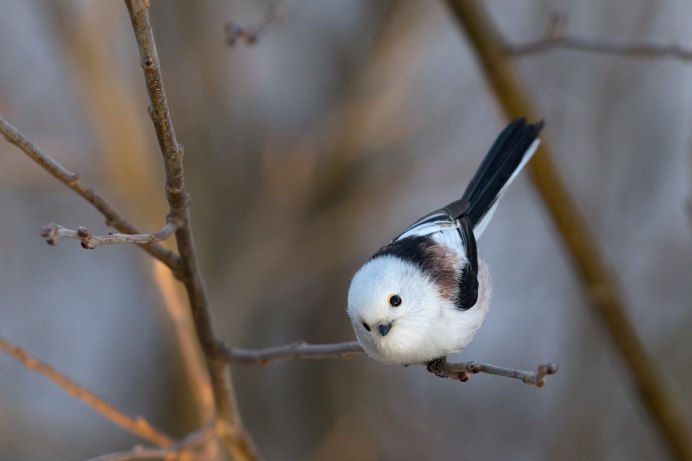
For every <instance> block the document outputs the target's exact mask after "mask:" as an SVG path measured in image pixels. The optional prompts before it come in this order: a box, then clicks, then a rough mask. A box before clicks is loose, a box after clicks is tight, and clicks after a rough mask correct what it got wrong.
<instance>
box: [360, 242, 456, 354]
mask: <svg viewBox="0 0 692 461" xmlns="http://www.w3.org/2000/svg"><path fill="white" fill-rule="evenodd" d="M447 310H452V311H458V309H456V308H455V307H454V305H453V304H452V302H451V300H449V299H447V298H445V297H444V296H443V294H442V293H441V292H440V289H439V287H438V286H437V285H436V284H435V282H434V281H433V279H432V277H430V276H429V275H427V274H425V273H424V272H423V271H422V270H421V269H420V268H419V267H418V266H416V265H415V264H413V263H410V262H407V261H404V260H402V259H400V258H398V257H396V256H392V255H383V256H379V257H376V258H373V259H371V260H370V261H368V262H367V263H365V265H363V267H361V268H360V270H359V271H358V272H356V274H355V275H354V276H353V279H352V280H351V287H350V288H349V291H348V315H349V317H350V318H351V323H352V324H353V329H354V330H355V333H356V336H357V338H358V341H359V342H360V344H361V345H362V346H363V349H365V351H366V352H367V353H368V355H370V357H372V358H373V359H375V360H377V361H379V362H383V363H388V364H412V363H421V362H426V361H429V360H432V359H434V358H437V357H439V356H440V354H439V350H440V347H439V344H437V342H438V341H437V340H438V339H442V338H440V335H439V331H440V323H441V322H444V321H445V318H444V317H445V314H444V312H445V311H447Z"/></svg>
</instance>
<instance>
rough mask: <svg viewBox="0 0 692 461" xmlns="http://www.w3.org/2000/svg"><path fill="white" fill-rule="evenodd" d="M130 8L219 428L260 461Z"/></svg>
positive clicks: (137, 15)
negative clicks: (222, 346) (217, 327)
mask: <svg viewBox="0 0 692 461" xmlns="http://www.w3.org/2000/svg"><path fill="white" fill-rule="evenodd" d="M125 3H126V5H127V9H128V11H129V14H130V18H131V20H132V27H133V29H134V33H135V37H136V39H137V44H138V47H139V53H140V59H141V65H142V68H143V70H144V78H145V81H146V87H147V92H148V94H149V103H150V105H149V115H150V116H151V119H152V121H153V123H154V129H155V131H156V137H157V138H158V142H159V147H160V149H161V153H162V155H163V160H164V168H165V174H166V199H167V200H168V205H169V207H170V215H171V216H172V217H173V218H175V219H178V220H179V221H180V222H181V223H182V225H181V226H180V227H179V228H178V229H177V230H176V232H175V237H176V242H177V244H178V251H179V253H180V263H181V267H180V269H181V277H180V279H181V281H182V282H183V284H184V285H185V288H186V290H187V294H188V298H189V301H190V308H191V310H192V315H193V318H194V322H195V328H196V331H197V335H198V336H199V340H200V344H201V346H202V350H203V351H204V355H205V358H206V361H207V367H208V369H209V375H210V377H211V383H212V389H213V391H214V401H215V406H216V410H217V419H218V422H219V425H218V428H219V429H220V431H221V435H222V437H223V438H224V440H226V442H227V446H228V449H229V451H230V452H231V453H232V455H233V457H234V458H236V459H237V460H243V459H257V458H258V457H259V454H258V453H257V449H256V448H255V446H254V443H253V441H252V439H251V438H250V435H249V434H248V433H247V431H246V430H245V428H244V427H243V424H242V422H241V420H240V415H239V413H238V409H237V405H236V401H235V394H234V392H233V388H232V384H231V380H230V374H229V373H228V370H227V366H226V364H225V362H224V360H223V357H222V356H221V354H220V350H219V348H218V347H217V340H216V336H215V334H214V330H213V327H212V322H211V316H210V313H209V307H208V302H207V295H206V289H205V286H204V281H203V279H202V275H201V273H200V270H199V264H198V261H197V252H196V250H195V245H194V239H193V234H192V227H191V223H190V212H189V209H188V200H189V199H188V195H187V193H186V191H185V183H184V177H183V161H182V157H183V148H182V146H181V145H180V144H178V141H177V139H176V135H175V130H174V128H173V122H172V119H171V115H170V112H169V110H168V102H167V99H166V93H165V91H164V86H163V80H162V76H161V68H160V65H159V57H158V52H157V50H156V43H155V40H154V34H153V31H152V28H151V22H150V20H149V11H148V9H149V2H148V1H146V0H125Z"/></svg>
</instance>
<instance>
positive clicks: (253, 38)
mask: <svg viewBox="0 0 692 461" xmlns="http://www.w3.org/2000/svg"><path fill="white" fill-rule="evenodd" d="M292 3H294V2H293V1H291V0H275V1H272V2H271V3H269V7H268V8H267V11H266V13H265V14H264V18H263V19H262V21H260V22H258V23H255V24H248V25H242V24H240V23H238V22H236V21H228V22H227V23H226V25H225V26H224V32H225V34H226V43H227V44H228V45H230V46H235V45H236V44H237V43H239V42H244V43H245V44H246V45H256V44H257V42H258V41H259V40H260V39H261V38H262V37H264V36H265V35H266V34H267V33H268V32H269V31H270V30H271V29H273V28H274V27H276V26H278V25H279V24H281V23H282V22H283V20H284V18H285V17H286V12H287V11H288V9H289V7H290V6H291V4H292Z"/></svg>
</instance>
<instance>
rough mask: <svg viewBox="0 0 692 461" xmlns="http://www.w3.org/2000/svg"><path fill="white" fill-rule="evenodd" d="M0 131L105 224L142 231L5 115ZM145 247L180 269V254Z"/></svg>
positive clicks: (125, 230) (130, 231)
mask: <svg viewBox="0 0 692 461" xmlns="http://www.w3.org/2000/svg"><path fill="white" fill-rule="evenodd" d="M0 133H2V134H3V135H4V136H5V138H6V139H7V140H8V141H9V142H11V143H12V144H14V145H15V146H17V147H18V148H19V149H21V150H22V151H23V152H24V153H25V154H26V155H28V156H29V158H31V160H33V161H34V162H36V163H37V164H38V165H39V166H41V168H43V169H44V170H46V171H47V172H48V173H50V174H51V176H53V177H54V178H55V179H57V180H58V181H60V182H61V183H63V184H65V185H66V186H67V187H69V188H70V189H72V190H73V191H74V192H76V193H77V194H79V195H80V196H81V197H82V198H83V199H84V200H86V201H87V202H89V203H90V204H91V205H93V207H94V208H96V209H97V210H98V211H99V212H100V213H101V214H102V215H103V216H104V217H105V218H106V224H108V225H109V226H111V227H113V228H114V229H117V230H118V231H120V232H122V233H123V234H139V233H140V232H139V231H138V230H137V229H136V228H135V226H133V225H132V224H130V222H129V221H128V220H127V219H125V217H124V216H123V215H122V214H121V213H120V212H119V211H118V210H117V209H116V208H115V207H114V206H113V205H112V204H111V203H110V202H109V201H108V200H107V199H106V198H105V197H103V196H102V195H101V194H99V193H98V192H96V191H95V190H94V189H92V188H91V187H89V186H88V185H87V184H85V183H84V181H82V179H81V178H80V177H79V175H78V174H77V173H73V172H71V171H70V170H68V169H67V168H65V167H64V166H63V165H61V164H60V163H58V162H57V161H56V160H54V159H53V158H51V157H50V156H49V155H48V154H46V153H45V152H43V151H42V150H41V149H40V148H38V147H37V146H36V145H34V144H33V143H32V142H31V141H29V140H28V139H27V138H26V137H25V136H24V135H23V134H22V133H20V132H19V130H17V129H16V128H15V127H13V126H12V125H10V124H9V123H8V122H7V121H6V120H5V119H3V118H2V117H0ZM142 249H143V250H144V251H146V252H147V253H149V254H150V255H152V256H153V257H154V258H156V259H158V260H159V261H161V262H162V263H164V264H165V265H166V266H168V267H169V268H170V269H171V270H172V271H173V272H174V273H175V274H177V273H178V256H177V255H176V254H175V253H173V252H172V251H170V250H168V249H166V248H164V247H163V246H161V245H159V244H158V243H150V244H146V245H142Z"/></svg>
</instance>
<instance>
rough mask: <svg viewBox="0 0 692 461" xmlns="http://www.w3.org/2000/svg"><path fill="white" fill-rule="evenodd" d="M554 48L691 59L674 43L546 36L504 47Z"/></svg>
mask: <svg viewBox="0 0 692 461" xmlns="http://www.w3.org/2000/svg"><path fill="white" fill-rule="evenodd" d="M556 48H561V49H568V50H575V51H584V52H588V53H598V54H608V55H616V56H623V57H627V58H637V59H654V58H672V59H679V60H681V61H692V50H689V49H686V48H684V47H682V46H680V45H676V44H670V45H667V44H654V43H617V42H607V41H599V40H593V39H584V38H577V37H562V36H558V37H546V38H542V39H539V40H535V41H532V42H528V43H522V44H515V45H507V46H506V47H505V49H506V51H507V53H508V54H510V55H512V56H525V55H529V54H536V53H542V52H546V51H550V50H553V49H556Z"/></svg>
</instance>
